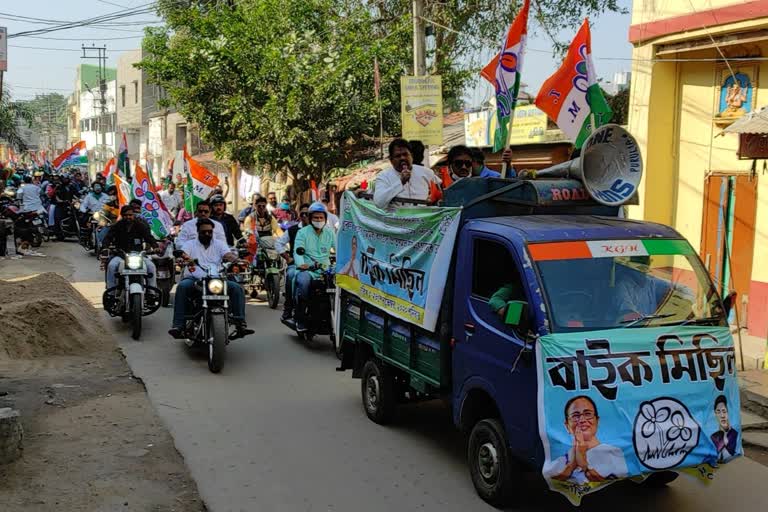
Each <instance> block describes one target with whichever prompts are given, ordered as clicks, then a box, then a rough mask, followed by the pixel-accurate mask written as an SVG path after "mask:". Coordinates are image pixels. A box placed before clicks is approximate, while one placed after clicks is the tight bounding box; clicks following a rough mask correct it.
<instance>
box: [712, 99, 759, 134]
mask: <svg viewBox="0 0 768 512" xmlns="http://www.w3.org/2000/svg"><path fill="white" fill-rule="evenodd" d="M723 133H768V106H766V107H763V108H761V109H760V110H755V111H752V112H750V113H748V114H745V115H744V116H742V117H741V118H740V119H739V120H738V121H736V122H734V123H733V124H732V125H730V126H728V127H727V128H726V129H725V130H723Z"/></svg>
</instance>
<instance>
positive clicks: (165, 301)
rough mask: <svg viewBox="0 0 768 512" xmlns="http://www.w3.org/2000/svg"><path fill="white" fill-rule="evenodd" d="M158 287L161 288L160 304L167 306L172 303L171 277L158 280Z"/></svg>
mask: <svg viewBox="0 0 768 512" xmlns="http://www.w3.org/2000/svg"><path fill="white" fill-rule="evenodd" d="M157 287H158V288H160V305H161V306H162V307H164V308H167V307H168V305H169V304H170V303H171V288H172V287H173V282H172V281H171V280H170V279H161V280H160V281H158V282H157Z"/></svg>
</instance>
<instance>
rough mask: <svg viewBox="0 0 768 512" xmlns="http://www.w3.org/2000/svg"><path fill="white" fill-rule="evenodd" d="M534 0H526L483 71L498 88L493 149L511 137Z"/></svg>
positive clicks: (501, 146) (498, 147)
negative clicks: (530, 12)
mask: <svg viewBox="0 0 768 512" xmlns="http://www.w3.org/2000/svg"><path fill="white" fill-rule="evenodd" d="M530 5H531V2H530V0H525V3H524V4H523V8H522V9H520V12H518V13H517V16H515V19H514V21H513V22H512V24H511V25H510V26H509V31H508V32H507V37H506V38H505V39H504V44H502V46H501V51H499V53H498V54H497V55H496V56H495V57H494V58H493V59H492V60H491V62H489V63H488V64H487V65H486V66H485V67H484V68H483V70H482V71H481V72H480V76H482V77H483V78H485V79H486V80H488V81H489V82H490V83H491V85H493V88H494V89H495V90H496V117H497V120H498V122H497V123H496V132H495V133H494V137H493V150H494V151H501V150H502V149H504V147H506V145H507V141H508V140H509V123H510V120H511V119H512V112H513V111H514V110H515V104H516V103H517V95H518V93H519V92H520V72H521V70H522V67H523V54H524V53H525V39H526V37H527V35H528V11H529V8H530Z"/></svg>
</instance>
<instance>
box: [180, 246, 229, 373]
mask: <svg viewBox="0 0 768 512" xmlns="http://www.w3.org/2000/svg"><path fill="white" fill-rule="evenodd" d="M182 254H183V253H182V251H179V250H176V251H174V252H173V255H174V256H175V257H176V258H180V257H181V255H182ZM188 264H189V263H188ZM191 264H193V265H195V266H197V267H199V268H200V269H201V270H203V271H204V272H205V274H206V275H205V277H204V278H202V279H200V280H198V281H197V282H196V283H195V286H196V287H197V288H198V290H199V291H200V293H199V294H197V295H196V296H195V297H193V298H192V299H191V302H192V306H191V311H192V312H193V314H192V317H191V318H188V319H187V321H186V325H185V327H184V332H185V333H186V334H185V336H186V338H187V339H186V340H185V343H186V344H187V346H188V347H190V348H195V347H205V346H206V345H207V348H208V369H209V370H210V371H211V373H219V372H220V371H221V370H222V368H223V367H224V359H225V357H226V351H227V345H229V342H230V340H231V339H233V338H234V333H233V334H230V325H229V295H227V286H228V283H227V281H226V279H223V278H222V277H220V276H219V273H218V269H212V268H206V267H204V266H202V265H200V264H199V262H198V261H197V260H194V261H192V262H191Z"/></svg>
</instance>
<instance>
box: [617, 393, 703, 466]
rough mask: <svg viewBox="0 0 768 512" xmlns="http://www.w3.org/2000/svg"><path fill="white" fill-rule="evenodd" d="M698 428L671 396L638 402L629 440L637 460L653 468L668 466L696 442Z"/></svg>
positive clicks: (699, 428)
mask: <svg viewBox="0 0 768 512" xmlns="http://www.w3.org/2000/svg"><path fill="white" fill-rule="evenodd" d="M700 433H701V427H700V426H699V424H698V423H697V422H696V420H695V419H693V417H692V416H691V413H690V412H689V411H688V408H687V407H686V406H685V405H684V404H683V403H682V402H679V401H677V400H675V399H674V398H667V397H662V398H657V399H655V400H651V401H649V402H643V403H642V404H640V410H639V411H638V413H637V416H636V417H635V427H634V432H633V436H632V441H633V443H634V445H635V454H636V455H637V458H638V459H639V460H640V462H641V463H642V464H643V465H644V466H645V467H647V468H649V469H653V470H662V469H670V468H673V467H675V466H677V465H678V464H680V463H681V462H683V460H684V459H685V458H686V457H687V456H688V454H689V453H691V451H692V450H693V449H694V448H695V447H696V445H697V444H699V434H700Z"/></svg>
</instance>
